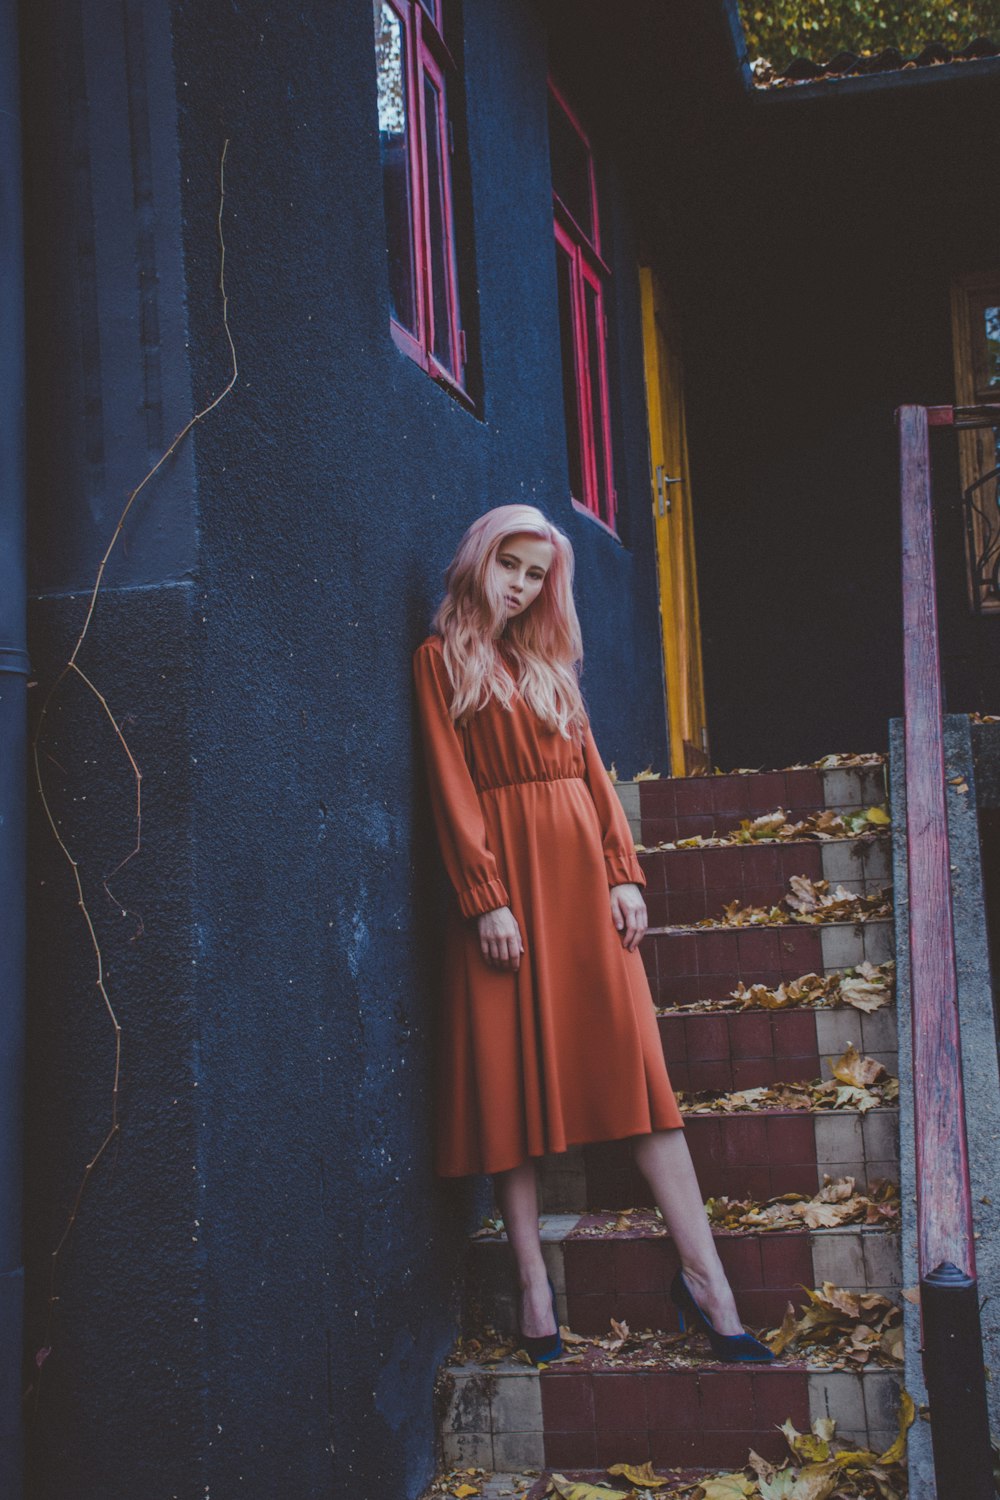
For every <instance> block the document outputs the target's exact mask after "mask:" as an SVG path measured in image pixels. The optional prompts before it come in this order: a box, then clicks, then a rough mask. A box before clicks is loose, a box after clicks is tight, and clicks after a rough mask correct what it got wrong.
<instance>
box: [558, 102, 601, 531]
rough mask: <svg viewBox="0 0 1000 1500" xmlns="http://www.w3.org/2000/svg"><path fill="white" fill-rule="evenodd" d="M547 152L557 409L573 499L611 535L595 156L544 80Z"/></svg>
mask: <svg viewBox="0 0 1000 1500" xmlns="http://www.w3.org/2000/svg"><path fill="white" fill-rule="evenodd" d="M549 154H550V159H551V163H552V204H553V214H554V219H555V237H556V280H557V286H558V292H559V338H560V344H561V349H562V373H563V408H564V411H565V416H566V448H567V456H568V459H569V485H570V493H571V495H572V497H573V500H574V502H575V503H576V504H577V505H579V506H582V507H583V508H584V509H585V510H588V511H589V512H590V513H591V515H593V516H596V517H597V518H598V520H600V521H603V522H604V524H605V525H606V526H609V527H611V529H612V530H614V526H615V509H616V497H615V489H614V479H613V471H612V464H611V407H610V399H609V392H608V355H607V318H606V316H605V311H604V300H605V290H604V289H605V283H606V282H607V279H608V277H609V276H610V274H611V273H610V271H609V268H608V266H607V264H606V262H605V261H604V258H603V257H602V255H601V228H600V216H599V213H598V205H597V180H596V176H595V173H594V158H593V154H592V152H591V149H590V143H589V141H588V140H587V136H586V135H585V133H584V131H583V128H582V126H581V125H580V122H579V120H578V119H577V118H576V116H575V115H574V114H573V112H572V110H571V109H570V107H569V105H568V104H567V103H566V100H565V99H564V98H563V96H562V94H561V93H560V92H559V90H558V89H557V88H556V86H555V84H554V83H552V81H551V80H550V81H549Z"/></svg>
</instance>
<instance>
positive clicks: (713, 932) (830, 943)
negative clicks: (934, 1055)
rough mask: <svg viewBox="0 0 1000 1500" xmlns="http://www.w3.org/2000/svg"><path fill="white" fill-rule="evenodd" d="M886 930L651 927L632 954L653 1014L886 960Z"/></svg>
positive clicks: (791, 925) (883, 924) (852, 926)
mask: <svg viewBox="0 0 1000 1500" xmlns="http://www.w3.org/2000/svg"><path fill="white" fill-rule="evenodd" d="M892 945H893V938H892V922H891V921H890V920H888V919H878V918H877V919H873V920H870V921H865V922H828V923H815V924H809V923H798V922H787V923H773V924H761V925H759V926H755V927H700V928H696V929H694V930H692V929H690V928H680V927H660V928H656V927H650V929H649V931H648V932H647V933H646V936H645V938H644V939H643V941H642V945H641V947H640V949H639V952H640V953H641V954H642V961H643V964H644V965H645V969H646V975H647V977H648V979H649V987H650V990H651V992H652V995H653V1000H654V1001H655V1003H656V1004H657V1005H658V1006H670V1007H673V1006H681V1005H690V1004H692V1003H693V1002H695V1001H698V1000H723V999H725V998H726V996H727V995H730V994H731V993H732V992H733V990H735V988H736V986H737V984H738V983H739V982H740V981H741V980H742V982H743V983H744V984H745V985H746V986H747V987H749V986H750V985H754V984H764V985H767V986H768V987H769V988H770V989H775V988H777V986H778V985H779V984H781V983H782V982H783V981H784V982H787V981H788V980H791V979H798V978H799V976H800V975H802V974H824V973H829V972H833V971H837V970H840V969H843V968H846V967H848V966H849V965H853V964H858V963H860V962H861V961H862V959H864V958H867V959H869V960H870V961H871V962H872V963H882V962H884V961H885V959H887V958H890V957H891V956H892Z"/></svg>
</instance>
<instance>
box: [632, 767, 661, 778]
mask: <svg viewBox="0 0 1000 1500" xmlns="http://www.w3.org/2000/svg"><path fill="white" fill-rule="evenodd" d="M659 779H660V773H659V771H654V770H653V768H652V766H647V767H646V769H645V770H644V771H636V773H635V775H634V776H633V777H632V780H633V781H659Z"/></svg>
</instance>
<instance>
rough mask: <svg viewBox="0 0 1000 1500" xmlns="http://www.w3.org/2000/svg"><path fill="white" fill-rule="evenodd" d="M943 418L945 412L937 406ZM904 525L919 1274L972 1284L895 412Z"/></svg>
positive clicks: (924, 625)
mask: <svg viewBox="0 0 1000 1500" xmlns="http://www.w3.org/2000/svg"><path fill="white" fill-rule="evenodd" d="M939 410H940V408H939ZM897 420H898V423H899V442H900V470H901V479H902V522H903V715H904V717H903V731H904V743H905V746H906V849H907V865H908V870H909V929H910V994H911V997H912V998H911V1004H912V1012H911V1014H912V1021H913V1090H914V1098H915V1107H916V1110H917V1128H916V1131H915V1139H916V1169H917V1183H918V1219H919V1241H920V1245H919V1254H920V1272H921V1275H926V1274H927V1272H928V1271H932V1270H933V1269H934V1267H935V1266H938V1265H940V1264H941V1262H942V1261H952V1262H953V1263H954V1264H955V1265H957V1266H960V1267H961V1268H962V1269H963V1270H964V1271H965V1272H966V1274H967V1275H969V1276H975V1274H976V1271H975V1242H974V1240H973V1237H972V1190H971V1186H970V1182H969V1155H968V1144H967V1141H966V1133H965V1106H964V1092H963V1087H962V1052H961V1042H960V1035H959V1020H958V977H957V971H956V966H955V933H954V926H953V923H952V912H951V872H950V864H951V860H950V853H949V844H948V808H947V802H946V797H947V790H946V782H945V767H944V720H943V701H942V690H941V650H940V644H939V640H938V621H937V589H936V587H935V574H934V532H933V512H932V508H931V481H930V451H929V440H928V421H927V409H926V408H925V407H922V406H903V407H900V409H899V411H898V413H897Z"/></svg>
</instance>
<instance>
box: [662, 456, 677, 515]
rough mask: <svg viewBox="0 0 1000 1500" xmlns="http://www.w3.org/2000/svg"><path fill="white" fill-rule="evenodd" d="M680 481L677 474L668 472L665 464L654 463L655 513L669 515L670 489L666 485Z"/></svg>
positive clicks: (670, 507)
mask: <svg viewBox="0 0 1000 1500" xmlns="http://www.w3.org/2000/svg"><path fill="white" fill-rule="evenodd" d="M680 483H681V477H680V475H679V474H678V475H676V476H675V475H672V474H668V473H667V468H666V465H665V464H657V465H656V514H657V515H658V516H663V515H669V514H670V511H671V509H672V506H671V503H670V491H669V489H668V488H667V486H668V485H671V484H680Z"/></svg>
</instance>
